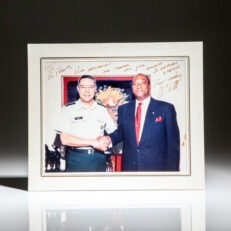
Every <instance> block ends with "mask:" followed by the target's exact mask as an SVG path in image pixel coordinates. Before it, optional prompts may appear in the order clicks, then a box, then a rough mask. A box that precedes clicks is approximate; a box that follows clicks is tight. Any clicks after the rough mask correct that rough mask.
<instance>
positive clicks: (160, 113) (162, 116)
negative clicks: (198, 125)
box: [104, 74, 180, 171]
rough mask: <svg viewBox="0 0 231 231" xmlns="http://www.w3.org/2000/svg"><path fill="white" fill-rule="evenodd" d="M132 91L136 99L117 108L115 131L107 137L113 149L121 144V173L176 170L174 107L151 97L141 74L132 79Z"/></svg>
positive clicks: (147, 84) (176, 144)
mask: <svg viewBox="0 0 231 231" xmlns="http://www.w3.org/2000/svg"><path fill="white" fill-rule="evenodd" d="M132 90H133V93H134V96H135V98H136V100H134V101H131V102H129V103H127V104H124V105H122V106H120V107H119V109H118V128H117V130H115V131H114V132H113V133H111V134H109V137H110V139H111V142H112V144H113V146H114V145H116V144H117V143H119V142H121V141H123V151H122V171H179V156H180V155H179V149H180V138H179V128H178V125H177V120H176V112H175V108H174V106H173V105H172V104H169V103H166V102H163V101H159V100H155V99H153V98H151V97H150V91H151V85H150V79H149V77H148V76H146V75H144V74H138V75H136V76H135V77H134V79H133V84H132ZM104 139H105V137H104Z"/></svg>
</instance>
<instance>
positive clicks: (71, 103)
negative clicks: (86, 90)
mask: <svg viewBox="0 0 231 231" xmlns="http://www.w3.org/2000/svg"><path fill="white" fill-rule="evenodd" d="M74 104H75V101H74V102H70V103H67V104H66V105H65V107H68V106H71V105H74Z"/></svg>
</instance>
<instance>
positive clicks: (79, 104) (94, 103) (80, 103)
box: [76, 99, 97, 110]
mask: <svg viewBox="0 0 231 231" xmlns="http://www.w3.org/2000/svg"><path fill="white" fill-rule="evenodd" d="M76 106H77V107H78V108H79V109H82V108H83V109H86V110H94V109H95V108H96V106H97V103H96V102H95V100H94V101H93V104H92V106H91V107H87V106H86V105H84V104H83V103H82V102H81V100H80V99H78V100H77V101H76Z"/></svg>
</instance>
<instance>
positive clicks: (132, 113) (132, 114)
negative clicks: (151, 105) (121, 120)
mask: <svg viewBox="0 0 231 231" xmlns="http://www.w3.org/2000/svg"><path fill="white" fill-rule="evenodd" d="M135 106H136V101H135V100H133V101H132V102H131V104H130V107H129V113H128V118H129V121H130V122H129V123H128V124H129V131H131V132H130V134H131V139H132V142H134V143H135V144H136V130H135Z"/></svg>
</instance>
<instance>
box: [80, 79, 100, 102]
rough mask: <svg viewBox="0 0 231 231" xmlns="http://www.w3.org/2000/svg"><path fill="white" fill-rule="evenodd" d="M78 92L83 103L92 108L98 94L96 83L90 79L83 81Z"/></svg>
mask: <svg viewBox="0 0 231 231" xmlns="http://www.w3.org/2000/svg"><path fill="white" fill-rule="evenodd" d="M77 90H78V92H79V97H80V100H81V102H82V103H83V104H85V105H87V106H91V104H92V103H93V98H94V96H95V92H96V86H95V83H94V81H93V80H92V79H90V78H84V79H81V80H80V83H79V85H78V87H77Z"/></svg>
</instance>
